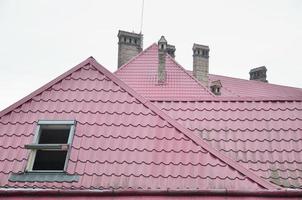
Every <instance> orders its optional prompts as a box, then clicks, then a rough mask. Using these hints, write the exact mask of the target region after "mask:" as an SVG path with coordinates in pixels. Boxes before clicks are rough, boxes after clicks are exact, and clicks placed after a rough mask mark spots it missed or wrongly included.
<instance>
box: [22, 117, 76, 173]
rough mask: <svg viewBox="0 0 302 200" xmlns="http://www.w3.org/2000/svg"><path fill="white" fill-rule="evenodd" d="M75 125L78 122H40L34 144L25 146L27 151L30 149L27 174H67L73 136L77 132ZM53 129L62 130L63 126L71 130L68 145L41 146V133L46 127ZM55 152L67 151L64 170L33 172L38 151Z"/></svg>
mask: <svg viewBox="0 0 302 200" xmlns="http://www.w3.org/2000/svg"><path fill="white" fill-rule="evenodd" d="M75 125H76V121H75V120H39V121H38V124H37V128H36V131H35V136H34V141H33V143H32V144H28V145H25V148H26V149H30V150H31V152H30V155H29V159H28V162H27V166H26V171H27V172H65V171H66V169H67V164H68V160H69V156H70V150H71V144H72V140H73V135H74V132H75ZM47 126H50V127H53V128H56V127H57V128H60V127H62V126H68V127H69V128H70V129H69V136H68V141H67V143H64V144H39V143H38V142H39V139H40V135H41V131H42V130H43V128H44V127H47ZM43 149H44V150H54V151H59V150H66V151H67V154H66V158H65V163H64V169H63V170H33V166H34V162H35V159H36V153H37V150H43Z"/></svg>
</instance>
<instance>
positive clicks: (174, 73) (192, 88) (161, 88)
mask: <svg viewBox="0 0 302 200" xmlns="http://www.w3.org/2000/svg"><path fill="white" fill-rule="evenodd" d="M157 68H158V46H157V44H153V45H151V46H150V47H148V48H147V49H145V50H144V51H143V52H141V53H140V54H138V55H137V56H136V57H134V58H133V59H131V60H130V61H129V62H128V63H126V64H125V65H123V66H122V67H120V68H119V69H118V70H117V71H116V72H115V75H116V76H117V77H118V78H119V79H121V80H122V81H124V82H125V83H126V84H127V85H129V86H130V87H131V88H133V89H134V90H135V91H136V92H137V93H139V94H141V95H142V96H143V97H145V98H147V99H149V100H172V101H173V100H188V99H192V98H199V99H200V98H213V97H214V96H213V95H212V93H211V92H209V91H208V89H207V88H206V87H204V86H203V85H202V84H201V83H200V82H199V81H198V80H197V79H195V78H194V77H192V76H190V75H189V74H188V72H187V71H186V70H185V69H184V68H183V67H181V66H180V65H179V64H178V63H177V62H176V61H175V60H174V59H173V58H172V57H171V56H170V55H169V54H167V56H166V74H167V77H166V82H165V84H158V82H157Z"/></svg>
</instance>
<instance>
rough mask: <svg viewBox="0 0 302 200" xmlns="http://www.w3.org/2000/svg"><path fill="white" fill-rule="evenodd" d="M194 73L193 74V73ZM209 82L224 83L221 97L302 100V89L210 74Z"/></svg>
mask: <svg viewBox="0 0 302 200" xmlns="http://www.w3.org/2000/svg"><path fill="white" fill-rule="evenodd" d="M191 73H192V72H191ZM209 80H210V81H215V80H220V82H221V83H222V91H221V96H240V97H273V98H274V99H275V100H277V99H278V98H280V97H281V98H282V97H286V98H288V99H290V98H294V99H295V98H300V99H301V98H302V89H301V88H294V87H287V86H282V85H275V84H271V83H264V82H261V81H254V80H244V79H239V78H231V77H227V76H220V75H214V74H209Z"/></svg>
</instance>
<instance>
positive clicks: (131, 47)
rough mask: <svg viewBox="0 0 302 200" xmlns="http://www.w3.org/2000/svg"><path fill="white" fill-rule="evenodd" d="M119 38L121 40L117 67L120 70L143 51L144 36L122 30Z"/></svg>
mask: <svg viewBox="0 0 302 200" xmlns="http://www.w3.org/2000/svg"><path fill="white" fill-rule="evenodd" d="M117 37H118V39H119V41H118V64H117V67H118V68H119V67H121V66H122V65H123V64H125V63H126V62H128V61H129V60H130V59H131V58H133V57H134V56H136V55H137V54H139V53H140V52H141V51H142V49H143V35H142V34H138V33H134V32H132V33H131V32H126V31H121V30H120V31H119V32H118V35H117Z"/></svg>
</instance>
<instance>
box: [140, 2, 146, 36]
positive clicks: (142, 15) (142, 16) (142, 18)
mask: <svg viewBox="0 0 302 200" xmlns="http://www.w3.org/2000/svg"><path fill="white" fill-rule="evenodd" d="M144 2H145V0H142V13H141V28H140V34H141V33H142V31H143V22H144Z"/></svg>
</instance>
